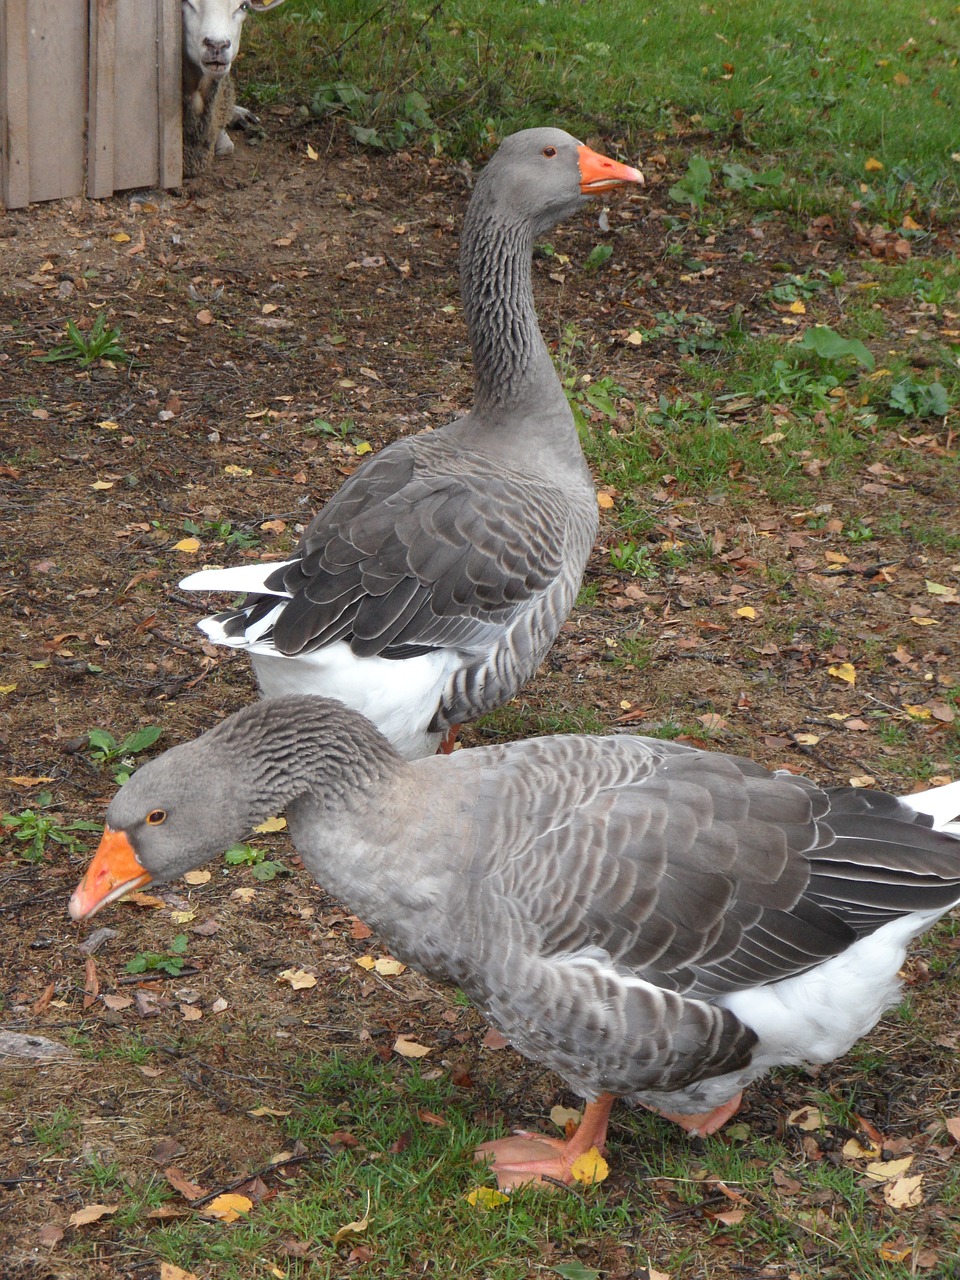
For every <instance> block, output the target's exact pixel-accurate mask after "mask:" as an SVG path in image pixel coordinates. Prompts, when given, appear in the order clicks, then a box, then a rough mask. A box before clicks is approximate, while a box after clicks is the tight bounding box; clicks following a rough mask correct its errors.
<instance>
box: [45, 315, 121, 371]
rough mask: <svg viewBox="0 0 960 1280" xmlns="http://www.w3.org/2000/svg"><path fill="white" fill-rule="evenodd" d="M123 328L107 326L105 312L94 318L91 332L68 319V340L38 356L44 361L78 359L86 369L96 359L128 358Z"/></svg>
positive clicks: (80, 364)
mask: <svg viewBox="0 0 960 1280" xmlns="http://www.w3.org/2000/svg"><path fill="white" fill-rule="evenodd" d="M120 338H121V330H120V329H113V328H110V329H108V328H107V321H106V317H105V316H104V314H103V312H102V311H101V313H100V314H99V315H98V316H97V318H96V320H94V322H93V325H92V327H91V329H90V332H89V333H87V334H83V333H81V331H80V329H79V328H78V326H77V325H75V324H74V322H73V321H72V320H68V321H67V341H66V342H62V343H61V344H60V345H59V346H57V347H54V348H53V350H52V351H48V352H47V354H46V355H45V356H38V357H37V358H38V359H39V360H41V361H42V362H44V363H52V362H53V361H57V360H76V362H77V363H78V364H79V366H80V368H81V369H86V368H87V367H88V366H89V365H91V364H93V362H94V361H95V360H126V359H127V358H128V357H127V353H126V351H125V350H124V349H123V347H122V346H121V345H120Z"/></svg>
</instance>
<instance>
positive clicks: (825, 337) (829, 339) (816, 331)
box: [796, 324, 876, 370]
mask: <svg viewBox="0 0 960 1280" xmlns="http://www.w3.org/2000/svg"><path fill="white" fill-rule="evenodd" d="M796 345H797V347H799V349H800V350H801V351H812V352H813V353H814V354H815V355H818V356H819V357H820V358H821V359H822V360H844V359H846V358H847V357H848V356H851V357H852V358H853V359H854V360H856V361H857V363H858V364H862V365H863V366H864V368H865V369H871V370H872V369H873V367H874V365H875V364H876V361H875V360H874V358H873V353H872V352H871V351H870V350H869V348H867V347H865V346H864V345H863V343H862V342H861V341H860V339H859V338H843V337H841V336H840V334H839V333H835V332H834V330H833V329H831V328H830V327H829V325H825V324H815V325H811V327H810V328H809V329H807V330H806V332H805V333H804V335H803V337H802V338H801V339H800V341H799V342H798V343H797V344H796Z"/></svg>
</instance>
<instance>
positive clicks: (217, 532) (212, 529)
mask: <svg viewBox="0 0 960 1280" xmlns="http://www.w3.org/2000/svg"><path fill="white" fill-rule="evenodd" d="M183 528H184V532H185V533H190V534H192V535H193V536H194V537H195V538H200V539H202V540H204V541H214V542H222V543H224V544H225V545H226V546H228V547H237V548H238V549H239V550H241V551H245V550H247V549H248V548H250V547H256V546H259V544H260V539H259V538H258V537H257V535H256V534H255V533H253V532H252V531H251V530H249V529H235V528H234V527H233V524H232V523H231V522H230V521H229V520H225V519H223V520H204V522H203V524H197V522H196V521H195V520H189V519H188V520H184V522H183Z"/></svg>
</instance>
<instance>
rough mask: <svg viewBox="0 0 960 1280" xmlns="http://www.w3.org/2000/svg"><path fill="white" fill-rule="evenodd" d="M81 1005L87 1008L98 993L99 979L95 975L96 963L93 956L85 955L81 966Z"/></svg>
mask: <svg viewBox="0 0 960 1280" xmlns="http://www.w3.org/2000/svg"><path fill="white" fill-rule="evenodd" d="M83 975H84V984H83V1007H84V1009H89V1008H90V1006H91V1005H92V1004H93V1002H94V1001H95V1000H96V998H97V996H98V995H99V994H100V980H99V978H98V977H97V963H96V961H95V960H94V958H93V956H87V959H86V962H85V963H84V966H83Z"/></svg>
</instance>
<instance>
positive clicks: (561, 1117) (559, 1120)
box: [550, 1107, 583, 1129]
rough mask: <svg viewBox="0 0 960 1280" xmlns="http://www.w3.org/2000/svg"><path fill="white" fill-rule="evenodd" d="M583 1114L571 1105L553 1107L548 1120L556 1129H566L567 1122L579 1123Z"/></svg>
mask: <svg viewBox="0 0 960 1280" xmlns="http://www.w3.org/2000/svg"><path fill="white" fill-rule="evenodd" d="M582 1119H583V1116H582V1115H581V1114H580V1112H579V1111H576V1110H574V1108H573V1107H553V1108H552V1109H551V1111H550V1120H551V1122H552V1123H553V1124H555V1125H556V1126H557V1128H558V1129H566V1127H567V1125H568V1124H579V1123H580V1121H581V1120H582Z"/></svg>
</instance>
